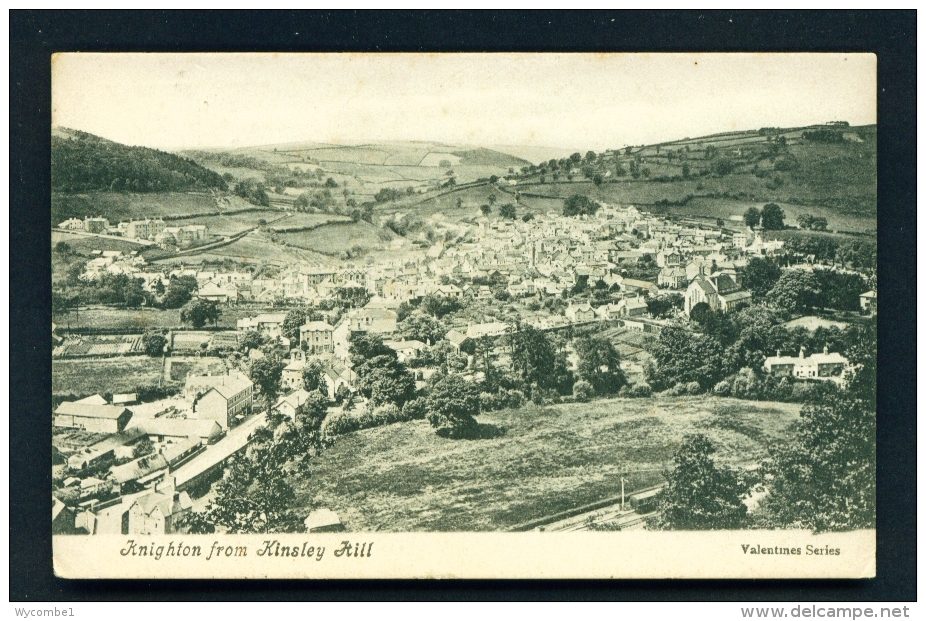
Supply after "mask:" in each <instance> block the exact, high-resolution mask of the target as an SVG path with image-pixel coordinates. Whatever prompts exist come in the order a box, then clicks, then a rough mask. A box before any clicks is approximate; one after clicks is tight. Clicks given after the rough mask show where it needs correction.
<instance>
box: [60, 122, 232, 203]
mask: <svg viewBox="0 0 926 621" xmlns="http://www.w3.org/2000/svg"><path fill="white" fill-rule="evenodd" d="M51 185H52V189H54V190H57V191H62V192H87V191H92V190H108V191H115V192H181V191H187V190H194V189H205V188H216V189H220V190H225V189H227V186H226V184H225V181H224V180H223V179H222V177H221V176H220V175H219V174H217V173H215V172H213V171H211V170H208V169H206V168H203V167H202V166H200V165H199V164H197V163H196V162H194V161H193V160H191V159H187V158H185V157H180V156H177V155H173V154H171V153H165V152H163V151H158V150H156V149H148V148H145V147H130V146H127V145H123V144H119V143H116V142H111V141H109V140H104V139H102V138H99V137H97V136H94V135H92V134H87V133H85V132H74V138H73V139H68V138H62V137H59V136H52V139H51Z"/></svg>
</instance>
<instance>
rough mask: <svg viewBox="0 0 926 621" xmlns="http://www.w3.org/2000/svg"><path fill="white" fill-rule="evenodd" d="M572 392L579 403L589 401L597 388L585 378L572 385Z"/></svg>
mask: <svg viewBox="0 0 926 621" xmlns="http://www.w3.org/2000/svg"><path fill="white" fill-rule="evenodd" d="M572 394H573V395H574V396H575V399H576V401H578V402H579V403H587V402H588V401H590V400H591V398H592V397H593V396H594V395H595V390H594V389H593V388H592V385H591V384H589V383H588V382H586V381H585V380H579V381H578V382H576V383H575V384H573V385H572Z"/></svg>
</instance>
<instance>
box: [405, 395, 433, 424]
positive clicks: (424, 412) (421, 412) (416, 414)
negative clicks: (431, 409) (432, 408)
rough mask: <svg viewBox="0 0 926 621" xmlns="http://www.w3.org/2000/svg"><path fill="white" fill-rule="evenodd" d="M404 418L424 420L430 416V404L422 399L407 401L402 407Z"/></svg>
mask: <svg viewBox="0 0 926 621" xmlns="http://www.w3.org/2000/svg"><path fill="white" fill-rule="evenodd" d="M402 416H403V417H404V418H405V420H424V419H425V418H427V416H428V404H427V402H426V401H425V400H424V399H422V398H420V397H419V398H417V399H412V400H411V401H406V402H405V405H403V406H402Z"/></svg>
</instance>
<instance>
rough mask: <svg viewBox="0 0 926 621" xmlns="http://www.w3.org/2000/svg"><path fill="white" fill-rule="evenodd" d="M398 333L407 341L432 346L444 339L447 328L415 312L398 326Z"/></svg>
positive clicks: (425, 315) (435, 320) (432, 318)
mask: <svg viewBox="0 0 926 621" xmlns="http://www.w3.org/2000/svg"><path fill="white" fill-rule="evenodd" d="M399 332H401V333H402V335H403V336H404V337H405V338H407V339H412V340H416V341H421V342H422V343H428V344H432V343H437V342H438V341H440V340H441V339H443V338H444V335H445V334H446V333H447V328H446V326H444V324H442V323H441V322H440V321H439V320H438V319H435V318H434V317H432V316H430V315H427V314H425V313H422V312H420V311H416V312H414V313H412V314H411V315H409V316H408V317H406V318H405V320H404V321H402V323H401V324H399Z"/></svg>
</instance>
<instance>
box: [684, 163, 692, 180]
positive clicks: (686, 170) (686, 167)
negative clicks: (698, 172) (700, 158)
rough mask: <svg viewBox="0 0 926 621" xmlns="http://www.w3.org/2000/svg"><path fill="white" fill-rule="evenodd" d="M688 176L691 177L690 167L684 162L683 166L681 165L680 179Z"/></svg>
mask: <svg viewBox="0 0 926 621" xmlns="http://www.w3.org/2000/svg"><path fill="white" fill-rule="evenodd" d="M690 176H691V166H690V165H689V164H688V162H685V163H684V164H682V177H683V178H685V179H687V178H688V177H690Z"/></svg>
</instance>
